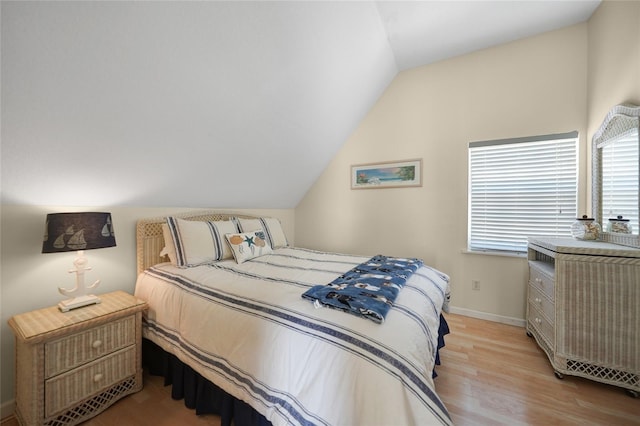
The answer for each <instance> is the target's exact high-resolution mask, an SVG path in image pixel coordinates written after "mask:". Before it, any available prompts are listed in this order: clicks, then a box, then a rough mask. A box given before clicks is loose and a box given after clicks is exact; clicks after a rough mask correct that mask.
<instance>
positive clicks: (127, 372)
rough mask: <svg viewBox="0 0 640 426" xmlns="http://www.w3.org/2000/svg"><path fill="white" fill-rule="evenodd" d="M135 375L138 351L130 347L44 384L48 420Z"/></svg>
mask: <svg viewBox="0 0 640 426" xmlns="http://www.w3.org/2000/svg"><path fill="white" fill-rule="evenodd" d="M134 374H136V348H135V346H130V347H128V348H125V349H122V350H120V351H118V352H116V353H114V354H111V355H108V356H106V357H103V358H100V359H99V360H97V361H94V362H92V363H89V364H87V365H85V366H83V367H80V368H77V369H75V370H73V371H70V372H68V373H65V374H61V375H59V376H56V377H54V378H52V379H49V380H47V381H46V382H45V391H44V394H45V399H46V401H45V407H46V409H45V416H46V417H49V416H52V415H54V414H56V413H58V412H60V411H63V410H66V409H67V407H69V406H71V405H73V404H75V403H77V402H80V401H82V400H83V399H87V397H90V396H92V395H95V394H96V393H98V392H100V391H101V390H103V389H105V388H106V387H109V386H111V385H113V384H115V383H118V382H120V381H122V380H124V379H126V378H127V377H130V376H133V375H134Z"/></svg>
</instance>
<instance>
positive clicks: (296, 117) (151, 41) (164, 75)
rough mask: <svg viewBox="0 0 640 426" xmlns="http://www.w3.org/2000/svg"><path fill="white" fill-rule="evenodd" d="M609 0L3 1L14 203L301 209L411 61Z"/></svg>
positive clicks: (8, 175)
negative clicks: (355, 0)
mask: <svg viewBox="0 0 640 426" xmlns="http://www.w3.org/2000/svg"><path fill="white" fill-rule="evenodd" d="M598 4H599V1H566V2H563V1H553V2H551V1H541V2H526V1H514V2H505V1H498V2H484V1H472V2H430V1H428V2H364V1H363V2H268V1H261V2H178V1H176V2H6V1H3V2H2V3H1V8H2V9H1V13H2V46H1V47H2V152H1V154H2V156H1V166H2V170H1V177H2V181H1V184H2V201H3V203H9V204H50V205H83V206H88V205H114V204H117V205H135V206H193V207H230V208H252V207H255V208H293V207H295V206H296V205H297V203H298V202H299V201H300V200H301V198H302V197H303V196H304V194H305V192H306V191H307V190H308V189H309V188H310V186H311V185H312V184H313V182H314V181H315V180H316V179H317V178H318V176H319V175H320V174H321V173H322V171H323V169H324V168H325V167H326V166H327V164H328V163H329V161H330V160H331V158H332V157H333V156H334V155H335V153H336V152H337V151H338V150H339V149H340V147H341V146H342V144H343V143H344V142H345V140H346V139H347V138H348V136H349V135H350V133H351V132H352V131H353V130H355V128H356V126H357V125H358V123H359V122H360V120H361V119H362V118H363V117H364V115H365V114H366V113H367V111H368V110H369V109H370V108H371V107H372V106H373V104H374V103H375V102H376V100H377V99H378V97H379V96H380V95H381V94H382V92H383V91H384V90H385V88H386V87H387V86H388V85H389V83H390V82H391V81H392V80H393V78H394V77H395V75H396V74H397V73H398V72H400V71H402V70H405V69H408V68H412V67H416V66H420V65H424V64H428V63H432V62H435V61H439V60H443V59H446V58H449V57H452V56H457V55H462V54H465V53H469V52H471V51H475V50H478V49H483V48H486V47H489V46H494V45H497V44H501V43H505V42H508V41H512V40H516V39H519V38H523V37H528V36H531V35H534V34H537V33H541V32H545V31H549V30H553V29H557V28H561V27H564V26H568V25H572V24H575V23H579V22H583V21H585V20H587V19H588V18H589V16H591V14H592V13H593V11H594V10H595V8H596V7H597V6H598Z"/></svg>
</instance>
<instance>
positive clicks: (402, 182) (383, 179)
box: [351, 159, 422, 189]
mask: <svg viewBox="0 0 640 426" xmlns="http://www.w3.org/2000/svg"><path fill="white" fill-rule="evenodd" d="M405 186H422V159H418V160H404V161H387V162H382V163H370V164H354V165H352V166H351V189H377V188H403V187H405Z"/></svg>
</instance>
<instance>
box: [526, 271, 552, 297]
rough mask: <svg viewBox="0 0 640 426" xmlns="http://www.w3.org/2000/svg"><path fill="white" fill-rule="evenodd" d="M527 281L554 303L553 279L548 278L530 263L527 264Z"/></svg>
mask: <svg viewBox="0 0 640 426" xmlns="http://www.w3.org/2000/svg"><path fill="white" fill-rule="evenodd" d="M529 281H530V282H531V284H532V285H533V286H535V287H537V288H538V289H540V291H542V292H543V293H544V294H546V295H547V297H548V298H549V299H550V300H551V301H552V302H554V301H555V285H554V280H553V277H550V276H548V275H547V274H545V273H544V272H543V271H542V269H540V268H538V267H537V266H536V265H535V264H532V263H529Z"/></svg>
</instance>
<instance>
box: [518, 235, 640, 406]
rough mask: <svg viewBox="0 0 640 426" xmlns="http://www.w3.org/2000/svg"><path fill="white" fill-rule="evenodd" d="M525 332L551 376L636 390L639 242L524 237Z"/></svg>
mask: <svg viewBox="0 0 640 426" xmlns="http://www.w3.org/2000/svg"><path fill="white" fill-rule="evenodd" d="M528 259H529V281H528V286H527V314H526V316H527V318H526V328H527V334H528V335H529V336H532V337H534V338H535V340H536V342H537V343H538V345H539V346H540V347H541V348H542V350H543V351H544V352H545V353H546V354H547V356H548V357H549V361H550V362H551V365H552V366H553V369H554V371H555V374H556V376H557V377H559V378H562V377H563V375H565V374H569V375H575V376H581V377H585V378H588V379H592V380H596V381H599V382H603V383H608V384H611V385H615V386H619V387H622V388H625V389H626V390H627V391H628V392H629V394H631V395H632V396H636V397H637V396H638V394H639V392H640V249H636V248H631V247H625V246H621V245H616V244H611V243H606V242H601V241H579V240H575V239H570V238H529V245H528Z"/></svg>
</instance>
